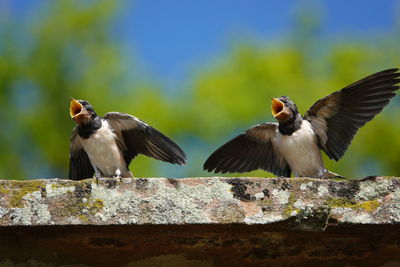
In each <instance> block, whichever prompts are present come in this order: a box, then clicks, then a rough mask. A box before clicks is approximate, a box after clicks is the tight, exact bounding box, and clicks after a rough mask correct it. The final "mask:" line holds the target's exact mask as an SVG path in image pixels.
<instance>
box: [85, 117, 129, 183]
mask: <svg viewBox="0 0 400 267" xmlns="http://www.w3.org/2000/svg"><path fill="white" fill-rule="evenodd" d="M80 141H81V144H82V146H83V148H84V149H85V151H86V153H87V154H88V156H89V159H90V162H91V163H92V165H93V166H94V167H95V168H97V169H99V170H100V171H101V172H102V173H103V174H104V175H105V176H114V175H115V171H116V169H125V166H124V161H123V157H122V155H121V153H120V151H119V149H118V146H117V143H116V135H115V133H114V132H113V131H112V129H111V128H110V126H109V124H108V122H107V121H106V120H102V126H101V128H100V129H98V130H97V131H96V132H95V133H94V134H92V135H91V136H90V137H89V138H87V139H83V138H81V140H80Z"/></svg>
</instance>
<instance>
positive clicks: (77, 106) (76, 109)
mask: <svg viewBox="0 0 400 267" xmlns="http://www.w3.org/2000/svg"><path fill="white" fill-rule="evenodd" d="M82 108H83V106H82V104H81V103H79V102H78V101H76V100H75V99H73V98H72V97H71V103H70V106H69V115H70V116H71V118H74V117H75V116H77V115H78V114H79V113H81V111H82Z"/></svg>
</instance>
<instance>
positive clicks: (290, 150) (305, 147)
mask: <svg viewBox="0 0 400 267" xmlns="http://www.w3.org/2000/svg"><path fill="white" fill-rule="evenodd" d="M275 142H276V144H277V148H278V150H279V152H280V153H281V154H282V155H283V157H284V158H285V159H286V161H287V162H288V164H289V166H290V168H291V170H292V172H293V174H294V175H295V176H313V177H315V176H319V175H322V173H323V172H324V170H325V167H324V164H323V162H322V157H321V151H320V149H319V147H318V145H317V140H316V136H315V133H314V131H313V130H312V128H311V124H310V123H309V122H308V121H306V120H304V121H303V123H302V124H301V127H300V129H299V130H297V131H296V132H294V133H293V134H292V135H282V134H281V133H280V132H279V131H278V132H277V134H276V140H275Z"/></svg>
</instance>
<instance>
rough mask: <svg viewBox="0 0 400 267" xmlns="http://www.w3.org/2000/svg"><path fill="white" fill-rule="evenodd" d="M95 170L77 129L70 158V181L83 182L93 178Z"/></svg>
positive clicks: (73, 137) (74, 133)
mask: <svg viewBox="0 0 400 267" xmlns="http://www.w3.org/2000/svg"><path fill="white" fill-rule="evenodd" d="M93 174H94V169H93V167H92V164H91V163H90V160H89V157H88V155H87V154H86V152H85V150H84V149H83V147H82V145H81V143H80V141H79V138H78V130H77V128H76V127H75V128H74V130H73V131H72V136H71V146H70V156H69V179H72V180H82V179H86V178H92V177H93Z"/></svg>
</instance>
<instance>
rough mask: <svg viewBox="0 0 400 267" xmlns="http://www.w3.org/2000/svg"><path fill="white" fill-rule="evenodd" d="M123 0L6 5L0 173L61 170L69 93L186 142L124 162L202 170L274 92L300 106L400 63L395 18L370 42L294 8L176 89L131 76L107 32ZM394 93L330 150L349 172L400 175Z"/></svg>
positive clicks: (171, 170) (154, 168) (144, 167)
mask: <svg viewBox="0 0 400 267" xmlns="http://www.w3.org/2000/svg"><path fill="white" fill-rule="evenodd" d="M121 7H123V1H118V0H100V1H68V0H60V1H45V2H44V4H43V6H41V7H40V9H38V10H37V12H36V13H35V14H37V16H36V17H35V18H34V19H33V22H32V23H30V24H29V25H28V26H23V25H22V24H21V23H18V22H17V21H13V20H12V19H11V17H6V16H2V17H3V21H0V22H2V23H0V116H1V121H2V123H1V124H0V130H1V131H0V147H1V151H2V153H0V177H1V178H33V177H35V176H36V177H51V176H54V175H57V176H58V177H66V174H67V169H68V156H69V138H70V133H71V130H72V128H73V127H74V122H73V121H72V120H70V118H69V111H68V107H69V97H71V96H72V97H75V98H79V99H87V100H89V101H90V102H91V103H92V104H93V105H94V107H95V109H96V112H97V113H98V114H100V115H103V114H104V113H106V112H108V111H121V112H127V113H130V114H133V115H135V116H137V117H139V118H141V119H143V120H144V121H146V122H147V123H149V124H150V125H152V126H154V127H156V128H158V129H160V130H161V131H163V132H165V133H166V134H167V135H170V136H171V137H172V138H174V139H176V140H177V141H178V143H179V144H182V146H183V148H184V149H185V151H187V154H188V158H189V164H188V166H187V167H179V166H178V167H174V166H172V165H169V164H167V163H160V162H156V161H155V160H152V159H147V158H146V157H143V156H141V157H138V159H136V160H135V161H134V162H133V164H134V166H131V167H133V173H134V175H135V176H138V177H142V176H153V177H154V176H165V174H172V175H173V176H181V177H184V176H200V175H209V174H206V173H205V172H203V171H202V164H203V162H204V160H205V159H206V158H207V156H208V155H209V154H210V153H211V152H212V151H213V150H215V149H216V148H217V147H218V146H220V145H222V144H223V143H224V142H226V141H227V140H228V139H229V138H232V137H233V136H235V135H237V134H239V133H240V132H242V131H244V130H245V129H247V128H248V127H250V126H252V125H254V124H256V123H261V122H264V121H274V119H273V117H272V115H270V98H271V97H273V96H274V97H275V96H280V95H289V96H290V97H291V98H292V99H293V100H294V101H295V102H296V104H297V105H298V107H299V109H300V111H301V112H302V113H303V114H304V112H305V111H306V110H307V108H309V107H310V106H311V105H312V104H313V103H314V102H315V101H316V100H317V99H319V98H321V97H323V96H325V95H327V94H329V93H331V92H333V91H335V90H339V89H341V88H342V87H344V86H346V85H348V84H349V83H351V82H354V81H356V80H358V79H360V78H362V77H364V76H366V75H368V74H371V73H373V72H375V71H379V70H381V69H385V68H389V67H396V66H397V67H398V66H399V62H398V59H399V58H400V49H399V47H398V45H397V41H398V39H399V33H400V31H399V30H397V31H396V32H395V33H387V34H384V35H382V36H379V38H376V41H375V42H371V43H367V42H365V40H364V39H362V38H361V39H359V40H356V39H355V38H343V39H341V40H340V41H335V42H330V43H332V44H331V45H328V43H329V42H328V41H327V40H324V39H323V37H321V36H320V34H319V30H318V29H319V27H320V26H319V24H318V23H320V20H319V17H320V16H314V17H313V16H310V17H307V14H308V13H305V11H304V10H300V11H299V14H298V16H297V18H298V19H297V20H296V21H295V22H294V25H295V26H294V27H293V28H294V31H293V32H292V33H290V34H289V36H288V38H286V39H284V40H280V41H276V40H275V41H274V42H268V43H261V44H260V43H259V42H257V43H252V42H242V43H238V44H236V45H234V46H233V47H232V49H230V52H229V53H228V54H227V55H226V56H225V57H221V58H218V59H217V62H210V64H209V65H207V66H205V68H204V70H200V71H198V72H196V73H194V75H193V78H192V80H191V83H190V85H189V86H187V87H186V88H185V90H182V92H181V93H174V94H173V95H171V94H168V93H167V92H164V91H163V90H162V89H163V86H162V85H159V84H155V83H154V82H153V81H151V82H149V81H146V80H143V79H141V78H140V77H138V76H139V75H137V72H136V71H137V70H136V69H132V66H135V64H133V63H135V61H134V60H133V59H130V58H128V60H132V61H133V63H132V62H129V67H128V64H126V60H127V57H126V55H124V54H123V50H122V47H121V46H120V45H119V44H118V42H117V40H115V38H113V35H112V32H113V29H114V28H113V27H115V23H114V22H115V18H116V15H117V14H118V10H120V8H121ZM396 38H397V40H396ZM349 40H352V41H349ZM399 104H400V100H399V99H398V98H397V99H395V101H393V102H392V103H391V105H390V106H389V107H387V108H386V109H385V111H384V112H383V113H382V114H380V115H378V117H377V118H375V119H374V120H373V121H372V122H370V123H368V124H367V125H366V126H365V127H363V128H362V129H361V130H360V132H359V134H358V135H357V136H356V138H355V139H354V141H353V144H352V145H351V146H350V148H349V151H348V152H347V153H346V154H345V156H344V158H343V159H342V160H341V161H339V162H338V163H335V162H333V161H331V160H328V159H325V162H326V163H327V167H328V168H329V169H331V170H332V171H334V172H338V173H340V174H343V175H345V176H350V177H355V176H356V177H357V176H363V175H371V174H384V175H400V165H399V164H398V163H397V161H398V148H399V147H400V136H399V135H398V130H400V124H398V123H397V121H396V118H397V117H398V116H399V115H400V114H399V113H400V111H399V108H398V106H399ZM231 175H237V174H231ZM244 175H252V176H254V175H255V176H270V174H268V173H265V172H263V171H256V172H252V173H249V174H244Z"/></svg>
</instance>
